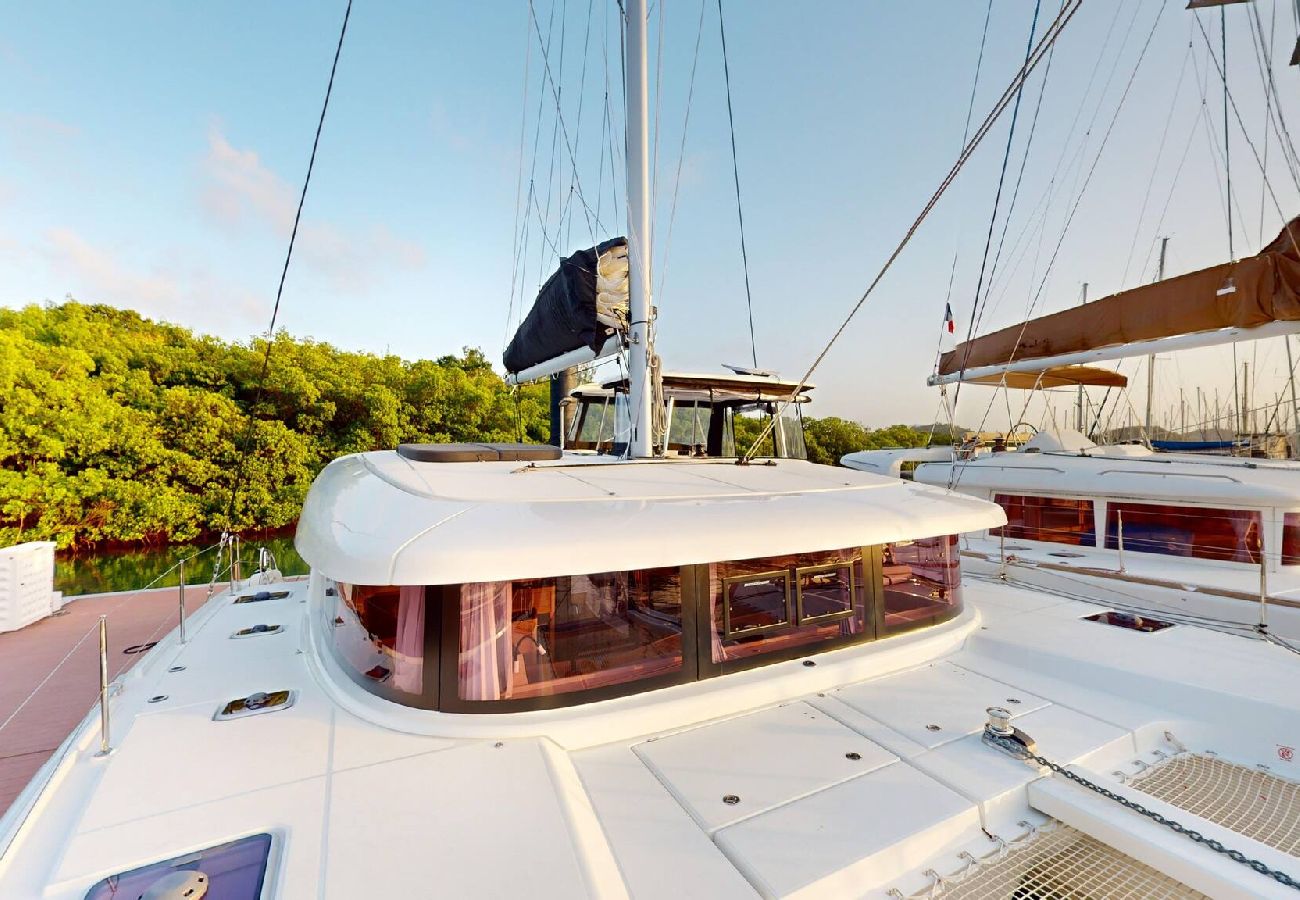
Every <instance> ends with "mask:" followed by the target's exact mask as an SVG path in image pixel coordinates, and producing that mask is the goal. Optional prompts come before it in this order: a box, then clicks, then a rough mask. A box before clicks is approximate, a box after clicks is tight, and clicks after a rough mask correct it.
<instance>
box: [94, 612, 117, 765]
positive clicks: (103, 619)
mask: <svg viewBox="0 0 1300 900" xmlns="http://www.w3.org/2000/svg"><path fill="white" fill-rule="evenodd" d="M112 752H113V747H112V745H111V744H110V742H109V724H108V616H100V617H99V752H98V753H96V754H95V755H96V756H108V754H110V753H112Z"/></svg>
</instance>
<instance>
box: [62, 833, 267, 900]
mask: <svg viewBox="0 0 1300 900" xmlns="http://www.w3.org/2000/svg"><path fill="white" fill-rule="evenodd" d="M272 843H273V841H272V838H271V835H269V834H265V833H263V834H254V835H249V836H248V837H243V838H239V839H238V840H234V841H229V842H227V843H224V844H218V845H216V846H215V847H208V848H207V849H205V850H199V851H198V852H197V853H187V854H185V855H184V856H176V857H172V858H171V859H165V860H162V861H161V862H155V863H150V864H149V865H147V866H141V867H139V868H138V869H130V870H129V871H126V872H119V873H117V874H115V875H110V876H108V877H107V878H105V879H104V880H103V881H100V882H98V883H96V884H95V885H93V886H92V887H91V888H90V890H89V892H87V894H86V900H118V898H122V897H132V898H134V897H146V898H150V900H155V898H156V900H162V898H166V900H172V898H184V900H201V898H204V897H206V898H217V897H219V898H222V900H259V898H260V897H261V896H262V889H263V888H264V887H265V884H266V869H267V864H268V862H269V860H270V857H271V845H272ZM186 891H189V892H190V893H186Z"/></svg>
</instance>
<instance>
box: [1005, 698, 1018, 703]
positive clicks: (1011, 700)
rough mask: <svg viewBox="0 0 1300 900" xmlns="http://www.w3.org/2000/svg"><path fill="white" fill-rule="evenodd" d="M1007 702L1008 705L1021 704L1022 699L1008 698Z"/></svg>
mask: <svg viewBox="0 0 1300 900" xmlns="http://www.w3.org/2000/svg"><path fill="white" fill-rule="evenodd" d="M1007 702H1008V703H1019V702H1020V698H1019V697H1008V698H1007Z"/></svg>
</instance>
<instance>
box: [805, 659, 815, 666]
mask: <svg viewBox="0 0 1300 900" xmlns="http://www.w3.org/2000/svg"><path fill="white" fill-rule="evenodd" d="M803 664H804V665H805V666H815V665H817V661H816V660H813V659H805V660H804V661H803Z"/></svg>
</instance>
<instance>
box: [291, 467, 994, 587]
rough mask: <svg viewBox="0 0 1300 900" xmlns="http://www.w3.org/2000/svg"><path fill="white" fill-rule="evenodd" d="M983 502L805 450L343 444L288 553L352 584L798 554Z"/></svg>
mask: <svg viewBox="0 0 1300 900" xmlns="http://www.w3.org/2000/svg"><path fill="white" fill-rule="evenodd" d="M1005 521H1006V519H1005V516H1004V514H1003V512H1002V510H1001V509H1000V508H999V507H997V506H995V505H993V504H990V503H987V502H985V501H983V500H978V499H975V498H972V497H967V496H962V495H960V494H956V493H953V492H949V491H946V490H941V489H937V488H934V487H928V486H924V485H918V484H911V483H908V482H902V481H897V480H894V479H889V478H882V477H880V476H877V475H870V474H867V473H863V472H855V471H852V470H849V469H844V468H835V467H830V466H819V465H814V464H812V463H809V462H805V461H803V460H779V461H777V462H776V464H775V465H769V464H767V463H761V464H760V463H755V464H751V465H747V466H738V465H736V464H735V463H734V462H733V461H719V460H698V461H697V460H691V461H685V460H683V461H670V462H669V461H646V462H617V461H606V460H602V459H599V458H593V457H590V456H573V455H570V456H565V457H564V458H563V459H560V460H556V461H553V462H540V463H533V464H526V463H519V462H476V463H429V462H415V461H412V460H409V459H406V458H405V457H402V456H399V455H398V454H397V453H395V452H392V451H379V452H373V453H364V454H359V455H354V456H346V457H343V458H342V459H338V460H336V461H334V462H333V463H331V464H330V465H329V466H327V467H326V468H325V470H324V471H323V472H322V473H321V474H320V476H319V477H318V478H317V479H316V482H315V483H314V484H313V485H312V488H311V492H310V493H309V494H308V495H307V501H306V503H305V505H304V507H303V514H302V518H301V520H300V521H299V525H298V534H297V538H296V541H295V543H296V546H297V548H298V552H299V553H301V554H302V556H303V558H304V559H305V560H306V561H307V562H308V563H310V564H311V566H312V567H313V568H314V569H316V570H318V571H320V572H321V573H323V574H325V575H327V576H329V577H331V578H335V579H337V580H340V581H345V582H350V583H356V584H456V583H462V582H477V581H498V580H507V579H515V578H546V577H554V576H559V575H566V574H582V573H591V572H605V571H622V570H629V569H642V568H651V567H655V566H677V565H689V564H694V563H706V562H715V561H719V560H727V559H750V558H755V557H762V556H774V555H778V554H785V553H805V552H812V551H816V550H827V549H832V548H840V547H853V546H868V545H874V544H882V543H886V542H889V541H897V540H906V539H915V538H922V537H932V536H934V535H939V534H951V533H956V532H963V531H975V530H982V529H986V528H991V527H997V526H998V525H1001V524H1002V523H1003V522H1005Z"/></svg>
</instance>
